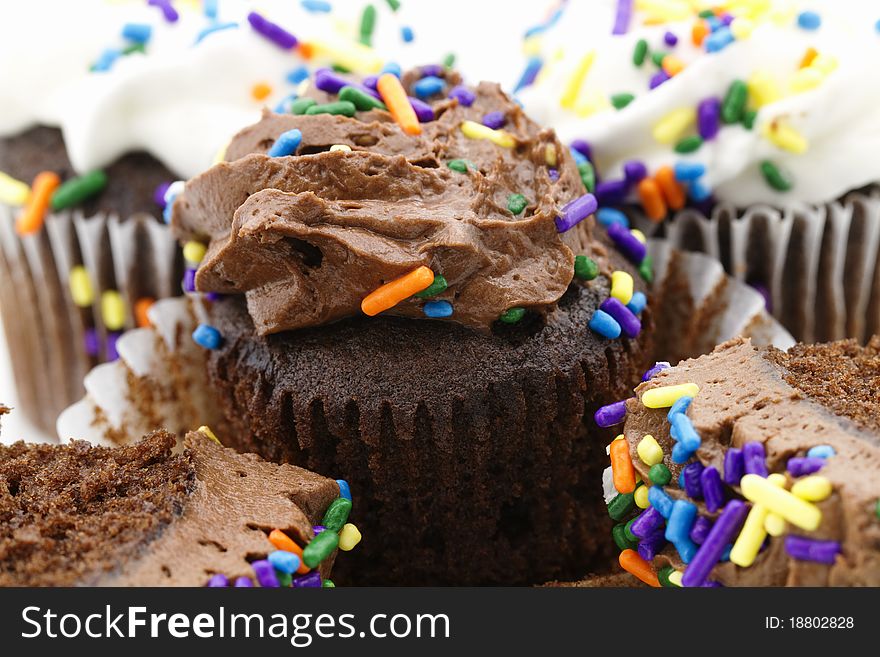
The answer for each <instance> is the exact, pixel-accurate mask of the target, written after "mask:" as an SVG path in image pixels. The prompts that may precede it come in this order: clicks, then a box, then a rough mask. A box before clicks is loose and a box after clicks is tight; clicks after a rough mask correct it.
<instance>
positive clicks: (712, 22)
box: [706, 16, 724, 32]
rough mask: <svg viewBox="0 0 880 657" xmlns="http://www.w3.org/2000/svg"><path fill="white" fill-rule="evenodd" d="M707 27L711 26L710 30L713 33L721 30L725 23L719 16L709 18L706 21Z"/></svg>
mask: <svg viewBox="0 0 880 657" xmlns="http://www.w3.org/2000/svg"><path fill="white" fill-rule="evenodd" d="M706 25H708V26H709V29H710V30H712V31H713V32H715V31H717V30H719V29H720V28H721V26H722V25H724V23H723V22H722V21H721V19H720V18H718V17H717V16H709V17H708V18H707V19H706Z"/></svg>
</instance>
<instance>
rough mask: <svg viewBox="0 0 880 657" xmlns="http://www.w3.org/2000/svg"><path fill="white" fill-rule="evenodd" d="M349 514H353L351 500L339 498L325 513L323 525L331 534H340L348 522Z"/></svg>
mask: <svg viewBox="0 0 880 657" xmlns="http://www.w3.org/2000/svg"><path fill="white" fill-rule="evenodd" d="M349 513H351V500H350V499H348V498H347V497H337V498H336V499H335V500H333V501H332V502H331V503H330V506H328V507H327V510H326V511H325V512H324V519H323V520H322V521H321V524H322V525H324V527H326V528H327V529H328V530H329V531H331V532H338V531H339V530H340V529H342V527H343V525H345V523H346V521H347V520H348V514H349Z"/></svg>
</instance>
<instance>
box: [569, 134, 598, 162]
mask: <svg viewBox="0 0 880 657" xmlns="http://www.w3.org/2000/svg"><path fill="white" fill-rule="evenodd" d="M570 146H571V147H572V148H573V149H574V150H576V151H577V152H578V153H580V154H581V155H583V156H584V157H585V158H587V159H588V160H589V161H590V162H592V161H593V148H592V147H591V146H590V145H589V144H588V143H587V142H586V141H584V140H583V139H575V140H574V141H573V142H571V144H570Z"/></svg>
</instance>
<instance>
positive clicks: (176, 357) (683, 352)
mask: <svg viewBox="0 0 880 657" xmlns="http://www.w3.org/2000/svg"><path fill="white" fill-rule="evenodd" d="M649 253H650V254H651V256H652V257H653V259H654V262H655V274H656V279H655V280H656V283H655V286H654V294H655V297H656V299H657V305H656V308H657V313H658V320H657V329H658V330H657V337H656V344H657V348H658V349H659V350H662V351H658V352H657V355H656V358H657V360H674V361H678V360H680V359H681V358H688V357H694V356H697V355H700V354H702V353H708V352H709V351H711V350H712V349H713V348H714V346H715V344H717V343H719V342H723V341H724V340H727V339H729V338H731V337H734V336H736V335H745V336H749V337H751V338H752V340H753V341H754V342H755V343H756V344H759V345H769V344H772V345H774V346H776V347H779V348H780V349H787V348H788V347H790V346H791V345H792V344H794V340H793V339H792V337H791V335H790V334H789V333H788V332H787V331H786V330H785V329H783V328H782V327H781V326H780V325H779V324H778V323H777V322H776V321H775V320H774V319H773V318H772V317H770V316H769V315H768V314H767V313H766V311H765V309H764V301H763V297H761V295H760V294H758V293H757V292H755V291H754V290H753V289H751V288H749V287H748V286H746V285H744V284H742V283H738V282H736V281H734V280H733V279H732V278H730V277H729V276H727V275H725V274H724V271H723V269H722V267H721V265H719V264H718V263H717V262H716V261H715V260H713V259H712V258H709V257H707V256H704V255H701V254H697V253H684V252H680V251H677V250H675V249H673V248H672V247H671V245H670V244H669V243H668V242H666V241H664V240H652V241H651V242H650V244H649ZM149 314H150V320H151V322H152V324H153V327H152V328H142V329H136V330H132V331H127V332H126V333H124V334H123V335H122V336H121V337H120V338H119V340H118V342H117V348H118V351H119V356H120V358H119V360H117V361H114V362H112V363H106V364H104V365H100V366H98V367H96V368H95V369H93V370H92V371H91V372H90V373H89V374H88V375H87V376H86V379H85V387H86V390H87V395H86V397H85V398H83V399H82V400H80V401H79V402H77V403H76V404H74V405H72V406H70V407H69V408H68V409H66V410H65V411H64V412H63V413H62V414H61V415H60V417H59V418H58V423H57V431H58V436H59V437H60V438H61V440H68V439H69V438H70V437H73V436H76V437H78V438H82V439H86V440H90V441H92V442H94V443H99V444H117V443H121V442H130V441H132V440H136V439H137V438H139V437H140V436H141V435H143V434H144V432H147V431H149V430H151V429H154V428H156V427H162V428H165V429H168V430H169V431H172V432H175V433H178V434H181V435H182V434H183V433H184V432H185V431H188V430H191V429H194V428H196V427H198V426H201V425H208V426H212V427H217V426H222V420H221V413H220V411H219V409H218V408H217V404H216V402H213V401H212V398H211V393H210V392H209V390H208V386H207V385H206V383H205V382H204V373H203V372H204V369H203V368H204V362H205V360H204V359H205V353H206V352H205V351H204V350H203V349H202V348H201V347H199V346H198V345H196V344H195V343H194V342H193V340H192V337H191V333H192V331H193V330H194V329H195V327H196V326H197V324H198V323H199V316H200V314H201V302H200V301H199V300H198V298H197V297H181V298H176V299H165V300H162V301H159V302H157V303H156V304H154V306H153V307H152V308H151V310H150V313H149ZM584 330H588V329H587V328H586V327H584ZM221 433H222V432H221Z"/></svg>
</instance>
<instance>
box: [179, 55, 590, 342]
mask: <svg viewBox="0 0 880 657" xmlns="http://www.w3.org/2000/svg"><path fill="white" fill-rule="evenodd" d="M444 75H445V82H446V85H447V88H449V87H452V86H453V85H455V84H458V83H459V79H458V76H457V75H456V74H455V73H453V72H446V73H445V74H444ZM419 77H420V74H419V73H417V72H410V73H407V74H406V75H404V77H403V84H404V87H405V88H407V89H408V90H409V91H410V92H411V90H412V85H413V84H414V83H415V82H416V81H417V80H418V79H419ZM474 93H475V100H474V102H473V103H472V104H471V105H470V106H464V105H462V104H460V103H459V102H458V100H456V99H450V98H446V97H445V95H441V94H438V95H436V96H434V97H432V98H431V99H429V100H432V101H433V102H432V103H431V106H432V109H433V112H434V116H435V119H434V120H433V121H429V122H426V123H422V124H421V127H422V132H421V134H420V135H409V134H406V133H405V132H403V130H401V129H400V127H399V126H398V125H397V124H396V123H394V121H393V119H392V118H391V115H390V114H389V113H388V112H386V111H384V110H378V109H373V110H369V111H363V112H357V114H356V116H355V117H353V118H349V117H346V116H339V115H330V114H317V115H287V114H283V115H282V114H273V113H270V112H265V113H264V115H263V118H262V120H260V121H259V122H258V123H257V124H255V125H253V126H250V127H248V128H245V129H244V130H242V131H241V132H239V133H238V134H237V135H236V136H235V137H234V138H233V140H232V142H231V143H230V145H229V147H228V149H227V151H226V161H225V162H221V163H219V164H217V165H215V166H214V167H212V168H211V169H209V170H208V171H206V172H204V173H203V174H201V175H199V176H197V177H195V178H193V179H192V180H190V181H189V182H188V183H187V185H186V187H185V190H184V191H183V192H182V193H181V194H180V195H179V196H178V198H177V200H176V202H175V205H174V209H173V220H172V223H173V227H174V230H175V231H176V234H177V236H178V237H179V238H181V239H183V240H189V239H196V240H201V241H205V242H207V243H208V250H207V254H206V256H205V258H204V260H203V261H202V263H201V264H200V266H199V268H198V271H197V274H196V287H197V289H198V290H200V291H205V292H208V291H210V292H219V293H226V294H229V293H244V294H245V295H246V298H247V304H248V311H249V313H250V314H251V316H252V318H253V320H254V325H255V326H256V329H257V331H258V332H259V333H260V334H261V335H266V334H270V333H277V332H280V331H285V330H289V329H296V328H301V327H307V326H316V325H321V324H325V323H328V322H332V321H334V320H338V319H341V318H343V317H347V316H352V315H357V314H360V312H361V310H360V306H361V301H362V300H363V299H364V297H365V296H367V295H368V294H370V293H371V292H372V291H373V290H375V289H376V288H378V287H380V286H381V285H383V284H385V283H387V282H389V281H392V280H394V279H396V278H398V277H400V276H402V275H405V274H407V273H408V272H410V271H412V270H414V269H416V268H418V267H420V266H427V267H429V268H430V269H431V270H432V271H433V272H434V273H435V275H442V276H443V277H444V278H445V279H446V281H447V284H448V287H447V288H446V289H445V290H444V291H443V292H442V293H440V294H438V295H437V296H435V297H432V299H431V300H434V301H440V300H443V301H448V302H449V303H450V304H452V307H453V314H452V316H451V317H449V319H450V320H452V321H456V322H459V323H461V324H465V325H467V326H470V327H473V328H476V329H478V330H489V328H490V326H491V325H492V323H493V322H494V321H496V320H497V319H498V317H499V315H501V314H502V313H504V312H505V311H506V310H508V309H510V308H512V307H517V306H520V307H526V308H529V309H533V310H537V311H539V312H545V311H546V310H548V309H549V308H550V307H552V305H553V304H554V303H555V302H556V301H557V300H558V299H559V298H560V297H561V296H562V294H563V293H564V292H565V290H566V289H567V288H568V285H569V283H570V282H571V280H572V277H573V273H574V252H573V249H574V250H579V249H581V248H582V247H583V246H584V245H587V244H590V243H592V236H591V230H592V219H590V220H588V221H582V222H581V223H580V224H578V225H577V226H575V228H573V229H572V230H569V231H567V232H565V233H559V232H558V231H557V228H556V224H555V221H554V220H555V218H556V217H557V215H559V214H560V211H561V208H562V206H564V205H565V203H567V202H569V201H572V200H573V199H575V198H577V197H579V196H581V195H582V194H583V193H584V191H585V190H584V189H583V186H582V184H581V182H580V179H579V177H578V173H577V167H576V165H575V164H574V161H573V159H572V157H571V155H570V153H569V151H568V149H566V148H563V146H562V145H561V144H560V142H559V141H558V140H557V138H556V136H555V133H554V132H553V131H551V130H542V129H541V128H540V127H539V126H537V125H536V124H535V123H534V122H533V121H531V120H530V119H528V118H527V117H526V116H525V114H524V113H523V112H522V110H521V109H520V108H519V106H518V105H517V104H516V103H514V102H513V101H512V100H511V99H510V98H509V97H508V96H506V95H505V94H504V93H503V92H502V91H501V90H500V88H499V87H498V85H495V84H491V83H486V82H483V83H480V85H479V86H477V87H476V89H475V90H474ZM309 95H310V96H311V97H313V98H315V99H316V100H317V101H318V102H319V103H321V102H328V101H330V100H334V99H335V96H333V97H331V96H329V95H327V94H325V93H324V92H321V91H319V90H315V89H312V90H311V91H310V92H309ZM489 112H500V113H501V115H503V117H504V125H503V127H502V128H501V129H502V130H504V131H505V132H507V133H508V134H509V135H511V136H512V137H513V139H514V142H515V143H514V145H513V147H511V148H505V147H503V146H499V145H496V144H495V143H494V142H493V141H491V140H489V139H472V138H468V137H467V136H465V134H464V133H463V132H462V130H461V125H462V123H463V122H464V121H474V122H477V123H480V122H481V121H482V120H483V117H484V116H485V115H486V114H487V113H489ZM293 128H298V129H299V130H300V131H301V132H302V141H301V143H300V145H299V147H298V149H297V151H296V153H295V154H294V155H291V156H284V157H270V156H268V155H267V152H268V150H269V149H270V148H271V146H272V145H273V144H274V142H275V140H276V139H277V138H278V137H279V136H280V135H281V134H282V133H284V132H286V131H288V130H291V129H293ZM334 145H342V146H347V147H349V149H350V150H347V149H343V150H339V149H337V150H332V151H331V150H330V148H331V146H334ZM453 160H459V161H463V162H464V164H466V166H467V169H466V171H465V172H461V171H457V170H454V169H452V168H450V167H449V166H448V164H449V163H450V162H451V161H453ZM459 168H461V164H460V165H459ZM514 194H521V195H523V196H524V197H525V199H526V203H527V205H526V207H525V209H524V210H523V211H520V212H518V213H517V214H514V213H513V212H512V211H511V209H509V208H508V205H509V203H510V197H511V196H512V195H514ZM514 209H515V207H514ZM425 302H426V300H425V299H421V298H419V297H410V298H409V299H407V300H405V301H403V302H401V303H399V304H397V305H396V306H394V307H393V308H390V309H389V310H387V311H386V312H387V313H388V314H394V315H402V316H406V317H412V318H420V317H421V318H424V317H425V314H424V310H423V306H424V304H425Z"/></svg>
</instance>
